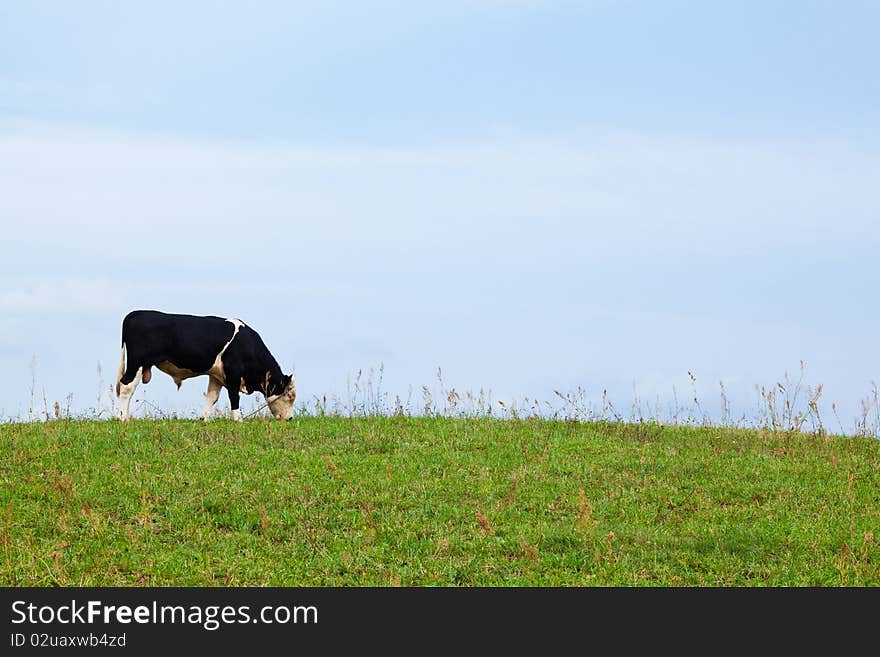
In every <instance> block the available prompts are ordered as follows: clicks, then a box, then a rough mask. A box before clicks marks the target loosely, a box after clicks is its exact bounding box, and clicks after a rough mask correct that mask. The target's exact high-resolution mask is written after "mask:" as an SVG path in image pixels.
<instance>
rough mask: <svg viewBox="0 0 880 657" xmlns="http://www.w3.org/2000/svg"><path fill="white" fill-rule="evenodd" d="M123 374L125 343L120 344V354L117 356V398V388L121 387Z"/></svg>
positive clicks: (117, 390) (117, 389)
mask: <svg viewBox="0 0 880 657" xmlns="http://www.w3.org/2000/svg"><path fill="white" fill-rule="evenodd" d="M123 374H125V343H124V342H123V343H122V354H121V355H120V356H119V374H117V375H116V396H117V397H118V396H119V386H120V385H122V375H123Z"/></svg>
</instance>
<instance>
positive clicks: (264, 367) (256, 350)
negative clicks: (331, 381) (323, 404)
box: [116, 310, 296, 420]
mask: <svg viewBox="0 0 880 657" xmlns="http://www.w3.org/2000/svg"><path fill="white" fill-rule="evenodd" d="M154 365H155V366H156V368H157V369H159V370H161V371H163V372H165V373H166V374H168V375H169V376H171V378H172V379H174V382H175V383H176V384H177V387H178V388H180V384H181V382H182V381H183V380H184V379H189V378H191V377H194V376H205V375H206V376H207V377H208V392H206V393H205V397H206V398H207V399H206V401H205V408H204V411H203V413H202V416H203V418H204V419H205V420H207V419H208V418H210V416H211V408H212V407H213V406H214V404H215V403H216V402H217V399H218V397H220V388H221V387H223V386H225V387H226V391H227V392H228V394H229V404H230V406H231V407H232V419H233V420H241V411H240V410H239V407H238V401H239V394H241V393H244V394H246V395H249V394H251V393H253V392H261V393H263V396H264V397H265V399H266V403H267V404H268V405H269V410H270V411H272V415H274V416H275V417H276V418H277V419H279V420H289V419H290V418H291V417H292V416H293V401H294V399H296V385H295V384H294V380H293V375H292V374H291V375H288V374H284V373H282V372H281V368H280V367H279V366H278V363H277V362H276V361H275V358H274V357H273V356H272V354H270V353H269V350H268V349H267V348H266V345H265V344H263V340H262V339H261V338H260V336H259V335H258V334H257V332H256V331H254V330H253V329H252V328H251V327H250V326H248V325H247V324H245V323H244V322H242V321H241V320H240V319H223V318H222V317H213V316H209V317H196V316H194V315H174V314H169V313H163V312H159V311H157V310H134V311H132V312H130V313H128V314H127V315H126V316H125V319H123V320H122V362H121V363H120V364H119V376H118V377H117V380H116V395H117V396H118V398H119V411H118V417H119V419H120V420H127V419H128V418H129V414H128V406H129V403H130V402H131V396H132V394H134V390H135V388H137V385H138V384H139V383H149V381H150V377H151V376H152V374H151V370H150V368H151V367H153V366H154Z"/></svg>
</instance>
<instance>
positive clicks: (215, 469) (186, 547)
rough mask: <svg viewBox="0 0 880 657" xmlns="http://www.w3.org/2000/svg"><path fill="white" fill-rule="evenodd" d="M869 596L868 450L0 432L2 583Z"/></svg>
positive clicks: (220, 423)
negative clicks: (772, 590) (825, 591)
mask: <svg viewBox="0 0 880 657" xmlns="http://www.w3.org/2000/svg"><path fill="white" fill-rule="evenodd" d="M397 584H400V585H404V586H406V585H410V586H424V585H442V586H450V585H452V586H473V585H488V586H496V585H499V586H506V585H530V586H532V585H541V586H556V585H563V586H572V585H586V586H593V585H623V586H639V585H649V586H669V585H678V586H681V585H684V586H691V585H705V586H729V585H738V586H840V585H844V586H850V585H862V586H864V585H868V586H874V585H878V584H880V441H877V440H872V439H866V438H846V437H835V436H828V435H819V436H817V435H808V434H793V433H773V432H764V431H756V430H745V429H720V428H712V427H704V428H695V427H682V426H660V425H655V424H625V423H606V422H598V423H576V422H564V421H550V420H538V419H529V420H498V419H490V418H485V419H451V418H433V417H427V418H426V417H409V416H403V417H358V418H347V417H337V416H333V417H308V416H304V417H298V418H296V419H295V420H293V421H291V422H288V423H278V422H275V421H272V420H265V419H256V420H251V421H247V422H244V423H242V424H234V423H232V422H229V421H225V420H216V421H212V422H211V423H209V424H204V423H201V422H198V421H194V420H135V421H133V422H130V423H128V424H125V425H123V424H121V423H118V422H114V421H73V420H60V421H53V422H35V423H11V424H3V425H0V585H7V586H9V585H28V586H32V585H39V586H46V585H61V586H69V585H88V586H114V585H135V586H137V585H187V586H190V585H208V586H241V585H258V586H262V585H280V586H305V585H317V586H324V585H346V586H360V585H382V586H384V585H397Z"/></svg>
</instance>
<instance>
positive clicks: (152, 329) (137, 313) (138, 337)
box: [122, 310, 235, 372]
mask: <svg viewBox="0 0 880 657" xmlns="http://www.w3.org/2000/svg"><path fill="white" fill-rule="evenodd" d="M234 331H235V326H234V325H233V324H232V323H231V322H229V321H227V320H225V319H223V318H222V317H216V316H213V315H208V316H204V317H199V316H196V315H182V314H174V313H163V312H160V311H158V310H133V311H131V312H130V313H128V314H127V315H126V316H125V318H124V319H123V320H122V343H123V344H124V345H125V349H126V351H127V352H128V354H129V357H131V356H136V357H137V358H138V359H139V360H143V361H144V363H145V364H149V365H152V364H155V363H158V362H162V361H169V362H171V363H173V364H174V365H176V366H177V367H180V368H185V369H189V370H192V371H194V372H206V371H208V369H210V367H211V366H212V365H213V363H214V359H215V358H216V357H217V354H218V353H220V351H221V350H222V349H223V347H224V345H225V344H226V343H227V342H228V341H229V339H230V338H231V337H232V335H233V333H234Z"/></svg>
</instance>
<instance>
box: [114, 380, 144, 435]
mask: <svg viewBox="0 0 880 657" xmlns="http://www.w3.org/2000/svg"><path fill="white" fill-rule="evenodd" d="M143 373H144V368H143V367H139V368H137V372H135V374H134V376H133V377H130V378H129V376H128V372H126V373H125V374H124V375H123V377H122V379H121V380H120V382H119V386H118V387H117V389H118V391H119V410H118V415H117V417H118V418H119V419H120V420H122V421H123V422H125V421H126V420H128V418H129V414H128V405H129V404H130V403H131V396H132V395H133V394H134V390H135V388H137V387H138V384H139V383H140V382H141V378H142V377H143ZM126 380H128V383H126Z"/></svg>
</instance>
